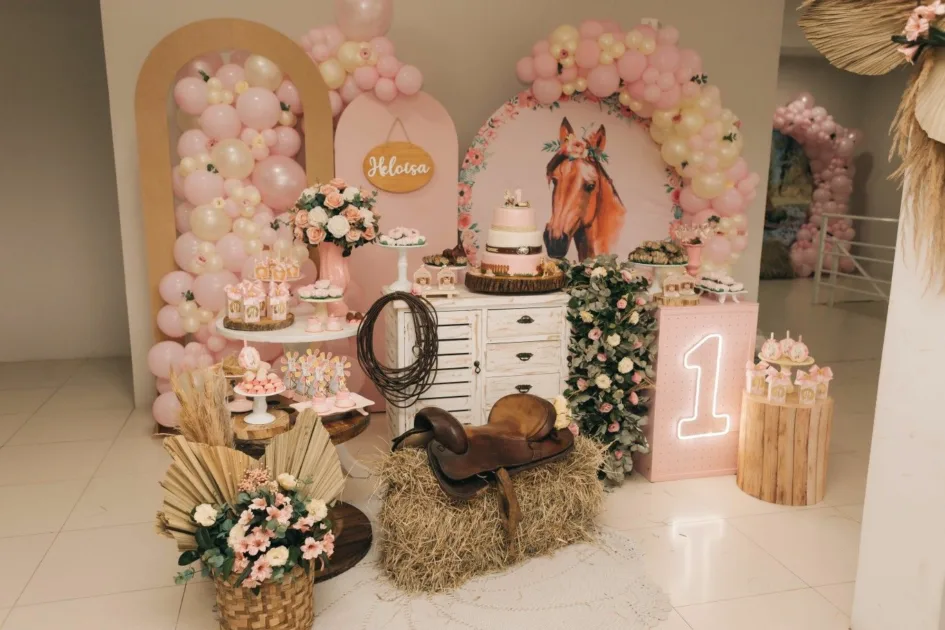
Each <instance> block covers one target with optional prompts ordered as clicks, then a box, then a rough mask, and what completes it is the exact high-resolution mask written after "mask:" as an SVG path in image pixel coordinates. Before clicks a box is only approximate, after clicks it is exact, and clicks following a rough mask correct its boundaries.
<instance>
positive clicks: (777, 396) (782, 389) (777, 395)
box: [768, 380, 788, 405]
mask: <svg viewBox="0 0 945 630" xmlns="http://www.w3.org/2000/svg"><path fill="white" fill-rule="evenodd" d="M787 393H788V385H787V383H784V382H782V381H780V380H776V381H772V382H770V383H768V402H769V403H772V404H775V405H783V404H784V402H785V401H786V400H787Z"/></svg>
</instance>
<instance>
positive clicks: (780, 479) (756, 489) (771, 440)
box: [736, 392, 833, 505]
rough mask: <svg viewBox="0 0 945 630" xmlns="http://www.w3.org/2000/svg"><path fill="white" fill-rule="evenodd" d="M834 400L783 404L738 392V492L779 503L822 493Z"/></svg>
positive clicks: (802, 501) (807, 501)
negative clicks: (806, 403) (740, 411)
mask: <svg viewBox="0 0 945 630" xmlns="http://www.w3.org/2000/svg"><path fill="white" fill-rule="evenodd" d="M832 423H833V399H832V398H827V400H823V401H817V402H816V403H815V404H814V405H812V406H811V405H800V404H798V402H797V396H796V395H791V396H789V397H788V399H787V402H785V404H783V405H777V404H773V403H769V402H768V400H767V399H766V398H764V397H761V396H750V395H749V394H748V393H747V392H746V393H744V394H743V395H742V415H741V428H740V430H739V437H738V475H737V478H736V481H737V483H738V487H739V488H741V489H742V491H744V492H746V493H747V494H750V495H751V496H753V497H755V498H758V499H761V500H762V501H768V502H769V503H777V504H779V505H814V504H816V503H820V502H821V501H822V500H823V498H824V491H825V487H826V481H827V456H828V454H829V452H830V428H831V424H832Z"/></svg>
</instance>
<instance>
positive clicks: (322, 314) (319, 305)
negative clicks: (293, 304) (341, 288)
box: [299, 295, 345, 319]
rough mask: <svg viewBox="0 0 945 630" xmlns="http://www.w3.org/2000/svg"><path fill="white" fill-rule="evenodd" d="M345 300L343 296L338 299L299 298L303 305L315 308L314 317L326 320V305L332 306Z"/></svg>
mask: <svg viewBox="0 0 945 630" xmlns="http://www.w3.org/2000/svg"><path fill="white" fill-rule="evenodd" d="M343 299H345V297H344V296H343V295H340V296H338V297H327V298H304V297H299V301H300V302H304V303H305V304H311V305H312V306H314V307H315V317H317V318H319V319H328V305H329V304H334V303H335V302H340V301H341V300H343Z"/></svg>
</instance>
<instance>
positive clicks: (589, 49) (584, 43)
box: [536, 39, 600, 70]
mask: <svg viewBox="0 0 945 630" xmlns="http://www.w3.org/2000/svg"><path fill="white" fill-rule="evenodd" d="M574 61H575V63H577V65H578V66H579V67H581V68H587V69H591V68H596V67H597V65H598V64H599V63H600V46H598V44H597V42H596V41H595V40H593V39H582V40H581V42H580V43H579V44H578V46H577V51H576V52H575V53H574ZM536 70H537V68H536Z"/></svg>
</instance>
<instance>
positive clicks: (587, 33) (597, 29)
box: [578, 20, 604, 39]
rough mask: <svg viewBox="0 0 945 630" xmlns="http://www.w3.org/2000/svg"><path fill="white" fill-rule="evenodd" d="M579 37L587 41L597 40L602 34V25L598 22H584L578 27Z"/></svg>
mask: <svg viewBox="0 0 945 630" xmlns="http://www.w3.org/2000/svg"><path fill="white" fill-rule="evenodd" d="M578 32H579V33H580V34H581V37H584V38H587V39H597V38H598V37H600V36H601V35H603V34H604V25H603V24H601V23H600V22H599V21H598V20H584V21H583V22H581V25H580V26H579V27H578Z"/></svg>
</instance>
